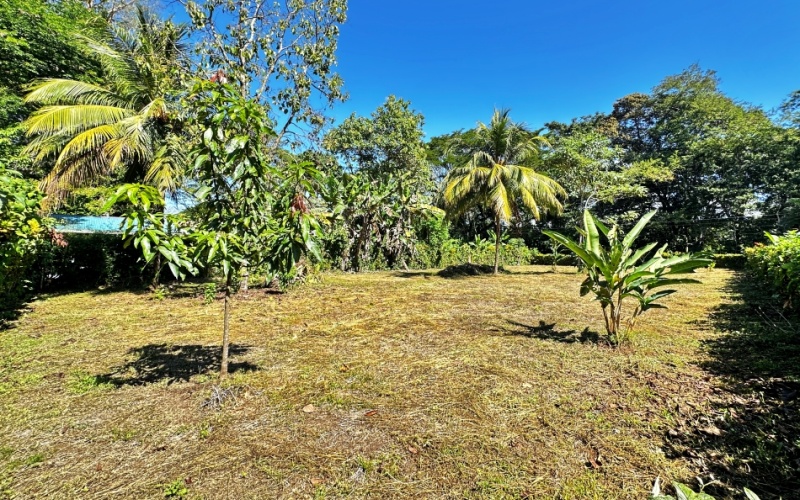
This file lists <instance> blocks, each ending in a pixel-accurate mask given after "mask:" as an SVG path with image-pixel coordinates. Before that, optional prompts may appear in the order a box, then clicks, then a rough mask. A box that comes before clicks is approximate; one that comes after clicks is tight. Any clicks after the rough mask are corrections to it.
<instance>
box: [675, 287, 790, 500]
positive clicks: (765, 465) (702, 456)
mask: <svg viewBox="0 0 800 500" xmlns="http://www.w3.org/2000/svg"><path fill="white" fill-rule="evenodd" d="M726 291H727V292H728V293H730V294H731V302H730V303H727V304H722V305H721V306H719V307H718V308H717V309H716V310H715V311H714V312H713V313H712V315H711V318H710V320H711V326H712V327H713V328H714V329H715V330H717V331H719V332H720V333H721V334H722V335H720V336H719V337H716V338H714V339H712V340H710V341H708V342H707V343H706V345H705V347H706V350H707V352H708V354H709V355H710V359H709V360H708V361H706V362H704V363H703V364H702V367H703V368H705V369H706V370H708V371H709V372H711V373H714V374H715V375H718V376H720V377H722V379H723V380H724V381H725V385H724V386H723V388H722V389H723V390H722V391H715V392H714V393H712V395H711V396H710V398H709V403H710V410H709V413H708V414H705V413H704V412H703V413H701V414H697V412H694V413H695V414H690V415H689V416H688V417H687V418H685V419H683V420H681V421H679V422H678V427H679V429H678V431H677V432H676V431H675V430H673V431H672V432H671V433H670V434H668V436H667V441H668V444H667V447H666V449H667V454H668V456H672V457H674V458H677V457H678V456H682V457H686V458H688V459H689V460H691V461H692V462H694V463H695V465H698V466H700V468H701V469H704V470H705V472H706V474H707V475H709V476H711V475H712V474H713V476H714V477H715V478H717V479H719V480H720V481H722V483H723V484H724V486H721V487H717V488H716V490H715V489H714V487H712V488H709V489H707V490H706V491H708V492H709V493H711V494H716V495H718V496H719V497H722V496H724V495H729V496H731V497H736V498H739V497H742V493H741V492H742V488H743V487H745V486H746V487H748V488H750V489H751V490H753V491H754V492H755V493H756V494H758V495H759V496H760V497H761V499H762V500H768V499H771V498H775V499H777V498H783V499H784V500H788V499H790V498H795V499H797V498H800V396H799V394H800V318H797V317H795V318H787V317H786V316H785V315H784V313H783V312H782V311H781V310H780V309H779V306H777V307H776V304H779V302H778V300H775V299H773V297H771V296H770V295H771V294H770V293H768V292H767V293H765V289H764V288H763V287H760V286H759V285H758V284H757V283H755V282H754V281H753V280H752V279H750V278H749V276H747V275H746V274H743V273H740V274H738V275H736V276H734V278H733V279H732V280H731V282H729V284H728V288H727V289H726ZM726 487H727V488H726ZM729 488H733V489H729Z"/></svg>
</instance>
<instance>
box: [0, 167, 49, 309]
mask: <svg viewBox="0 0 800 500" xmlns="http://www.w3.org/2000/svg"><path fill="white" fill-rule="evenodd" d="M41 202H42V194H41V193H40V192H39V190H38V189H36V186H35V185H34V184H33V183H32V182H30V181H28V180H25V179H22V178H21V177H20V176H19V175H18V174H17V173H16V172H12V171H10V170H5V169H3V168H0V321H2V320H3V319H4V318H5V317H6V316H7V314H8V312H9V311H13V310H14V309H16V308H17V306H18V305H19V303H21V302H22V301H23V300H25V298H26V297H27V296H28V295H29V294H30V292H31V290H32V288H33V287H32V283H31V280H30V277H29V275H28V270H29V267H30V266H31V263H32V262H33V260H34V258H35V255H36V250H37V247H38V246H39V245H40V244H41V243H42V241H45V240H46V239H47V238H46V237H47V236H48V235H49V234H50V230H49V228H48V227H47V224H46V221H45V220H43V219H42V218H41V217H40V215H39V212H40V210H41Z"/></svg>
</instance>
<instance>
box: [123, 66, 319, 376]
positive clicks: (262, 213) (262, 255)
mask: <svg viewBox="0 0 800 500" xmlns="http://www.w3.org/2000/svg"><path fill="white" fill-rule="evenodd" d="M189 102H190V105H191V107H192V109H194V110H196V118H195V121H196V125H197V127H198V128H199V129H200V130H201V133H202V140H201V142H200V143H199V144H198V145H197V146H196V147H195V148H194V149H192V151H191V152H190V158H191V159H192V165H193V171H192V173H191V175H192V178H193V179H195V180H196V182H197V184H198V189H197V192H196V196H197V198H198V200H199V205H198V206H197V207H196V209H195V210H196V212H197V213H198V214H199V215H200V217H199V219H200V220H199V221H197V222H196V223H195V224H194V225H193V226H190V227H189V228H186V229H184V230H183V232H176V231H170V230H169V227H165V224H164V223H163V222H162V221H163V220H164V216H163V214H160V213H155V214H154V213H152V212H151V210H150V209H151V207H152V206H153V200H154V199H155V198H158V197H159V194H158V192H157V191H155V190H154V189H153V188H152V187H150V188H149V189H148V188H146V187H142V186H138V185H128V186H123V187H122V188H120V190H119V191H118V193H117V195H116V196H115V198H114V199H112V200H111V201H110V203H114V202H116V201H121V200H124V201H127V202H129V203H130V205H131V207H132V209H131V210H130V211H129V212H128V214H127V215H126V224H125V226H124V227H125V234H124V237H125V238H126V240H127V241H128V243H133V244H134V245H135V246H137V247H139V248H141V249H142V251H143V254H144V256H145V259H146V260H147V261H148V262H149V261H151V260H152V259H153V258H154V257H155V256H157V255H161V256H162V257H163V258H164V259H165V260H166V262H167V263H168V265H169V268H170V269H171V270H172V273H173V274H174V275H175V277H176V278H183V277H184V276H185V274H186V273H187V272H189V273H194V272H196V269H197V268H201V267H202V268H215V269H219V270H220V271H221V273H222V281H223V290H224V293H225V298H224V317H223V336H222V361H221V365H220V376H222V377H224V376H225V375H227V373H228V350H229V345H230V310H231V296H232V293H233V290H234V281H235V279H236V277H237V276H239V275H240V271H241V269H242V268H243V267H244V266H253V267H257V266H260V265H265V266H267V267H268V268H269V269H271V270H275V271H279V272H288V271H290V270H291V269H292V268H293V267H294V266H295V265H296V264H297V262H298V261H299V260H300V258H301V257H302V255H303V254H304V253H310V254H312V255H313V254H316V253H317V251H316V245H315V243H314V240H315V238H316V234H317V233H318V232H319V225H318V224H317V222H316V221H315V219H314V218H313V217H312V216H311V214H310V213H309V212H308V210H307V208H306V202H305V197H306V196H307V194H308V192H309V190H310V189H311V188H312V187H313V186H312V182H311V181H310V180H309V179H308V177H309V176H314V175H316V174H317V172H316V171H315V170H314V169H312V168H310V167H309V166H308V165H306V164H291V165H289V166H287V167H285V169H284V170H283V171H279V170H278V169H277V168H276V167H274V166H272V165H271V164H270V163H269V155H268V154H267V153H266V152H265V149H266V148H265V146H264V145H265V143H266V142H267V141H269V140H270V139H271V138H273V137H274V135H275V132H274V131H273V130H272V129H271V127H270V122H269V119H268V117H267V115H266V113H265V111H264V108H263V107H262V106H261V105H260V104H259V103H258V102H256V101H254V100H251V99H246V98H243V97H242V96H241V94H240V93H239V91H238V89H237V88H235V87H234V86H232V85H225V84H218V83H212V82H199V83H197V84H196V85H195V87H194V89H193V91H192V94H191V96H190V97H189ZM287 187H290V188H293V192H292V191H287ZM287 192H289V193H291V195H289V196H275V195H274V193H287ZM167 222H169V219H167Z"/></svg>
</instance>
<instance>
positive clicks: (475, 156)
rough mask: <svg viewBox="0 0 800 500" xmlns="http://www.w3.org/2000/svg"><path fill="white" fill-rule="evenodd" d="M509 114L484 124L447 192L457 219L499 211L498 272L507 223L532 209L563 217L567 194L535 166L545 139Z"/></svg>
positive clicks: (450, 177)
mask: <svg viewBox="0 0 800 500" xmlns="http://www.w3.org/2000/svg"><path fill="white" fill-rule="evenodd" d="M509 112H510V111H509V110H507V109H505V110H495V112H494V115H493V116H492V120H491V121H490V122H489V124H488V125H486V124H483V123H479V124H478V128H477V129H476V134H477V136H478V139H479V147H478V148H477V149H476V150H475V151H473V152H472V158H471V159H470V160H469V162H468V163H466V164H465V165H463V166H459V167H456V168H454V169H452V170H451V171H450V173H449V174H448V175H447V178H446V180H445V188H444V193H443V198H444V202H445V209H446V210H447V212H448V214H449V215H450V216H451V217H456V216H458V215H461V214H463V213H464V212H466V211H467V210H469V209H470V208H472V207H475V206H486V207H488V208H490V209H491V210H492V212H493V213H494V229H495V257H494V272H495V274H497V272H498V269H499V263H500V238H501V234H502V226H503V224H508V223H509V222H510V221H511V219H512V217H514V215H515V213H518V211H519V210H520V209H521V208H525V209H528V210H530V212H531V213H532V214H533V216H534V218H536V219H537V220H538V219H540V218H541V216H542V215H544V214H546V213H560V212H561V210H562V206H561V203H560V202H559V200H558V197H559V196H561V197H565V196H566V192H565V191H564V189H563V188H562V187H561V186H560V185H559V184H558V183H557V182H556V181H554V180H553V179H551V178H550V177H547V176H546V175H543V174H541V173H539V172H537V171H536V170H534V168H532V167H531V166H530V165H532V164H533V162H534V161H535V160H536V159H537V158H538V155H539V147H538V146H539V144H540V143H541V141H542V138H540V137H539V136H538V135H536V134H533V133H531V132H530V131H529V130H527V128H526V127H525V126H524V125H522V124H519V123H514V122H513V121H512V120H511V118H510V117H509Z"/></svg>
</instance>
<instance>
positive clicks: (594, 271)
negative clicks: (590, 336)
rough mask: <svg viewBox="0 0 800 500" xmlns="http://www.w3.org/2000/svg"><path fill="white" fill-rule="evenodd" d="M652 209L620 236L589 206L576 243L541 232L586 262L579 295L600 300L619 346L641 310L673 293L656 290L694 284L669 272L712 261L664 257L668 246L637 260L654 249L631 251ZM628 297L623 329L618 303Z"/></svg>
mask: <svg viewBox="0 0 800 500" xmlns="http://www.w3.org/2000/svg"><path fill="white" fill-rule="evenodd" d="M655 213H656V212H655V211H653V212H649V213H647V214H645V215H644V216H642V218H641V219H639V222H637V223H636V225H635V226H634V227H633V229H631V231H630V232H629V233H628V234H627V235H624V236H622V235H620V234H619V228H618V227H617V226H613V227H612V228H610V229H609V228H608V227H607V226H606V225H605V224H603V223H602V222H600V221H599V220H598V219H597V218H596V217H595V216H594V215H592V214H591V213H589V211H588V210H587V211H585V212H584V214H583V231H582V234H583V238H584V242H583V243H578V242H576V241H574V240H572V239H570V238H568V237H566V236H564V235H563V234H560V233H557V232H555V231H543V233H544V234H546V235H547V236H549V237H550V238H552V239H553V240H555V241H557V242H558V243H561V244H562V245H564V246H565V247H567V248H568V249H569V250H571V251H572V252H573V253H575V255H576V256H577V257H578V258H579V259H580V260H581V261H582V262H583V264H584V265H585V266H586V272H587V274H588V276H587V277H586V279H585V280H584V282H583V283H582V284H581V295H587V294H588V293H590V292H591V293H592V294H594V296H595V299H596V300H598V301H599V302H600V305H601V306H602V308H603V318H604V319H605V326H606V332H607V333H608V337H609V340H610V341H611V342H612V343H614V344H620V343H622V342H624V341H625V340H627V339H629V338H630V335H631V334H632V333H633V327H634V325H635V323H636V319H637V317H638V316H639V315H640V314H642V313H644V312H645V311H647V310H649V309H655V308H665V307H666V306H664V305H662V304H658V303H657V301H658V300H660V299H661V298H663V297H666V296H667V295H670V294H672V293H675V292H676V290H658V291H656V289H660V288H662V287H665V286H672V285H678V284H683V283H697V280H694V279H688V278H674V277H672V276H671V275H676V274H681V273H687V272H690V271H692V270H694V269H696V268H698V267H704V266H708V265H709V264H711V260H710V259H704V258H697V257H695V256H693V255H691V254H684V255H677V256H674V257H670V258H665V257H664V256H663V253H664V250H666V247H667V246H666V245H664V246H663V247H661V248H660V249H658V250H657V251H656V252H655V253H654V254H653V255H652V257H651V258H650V259H649V260H647V261H646V262H645V263H644V264H639V262H640V261H641V260H642V259H643V258H644V257H645V256H646V255H648V254H649V253H650V252H651V251H652V250H653V249H654V248H655V247H656V243H650V244H649V245H645V246H644V247H641V248H638V249H634V247H633V244H634V243H635V241H636V238H637V237H638V236H639V234H640V233H641V232H642V229H644V227H645V225H647V223H648V222H649V221H650V219H651V218H652V217H653V216H654V215H655ZM600 233H602V234H603V236H604V237H605V239H606V242H607V246H602V245H601V241H600ZM628 297H633V298H635V299H636V300H637V302H638V304H637V305H636V308H635V309H634V310H633V313H631V315H630V317H629V319H628V321H627V325H626V328H625V329H624V330H623V329H622V328H621V321H622V302H623V301H624V299H626V298H628Z"/></svg>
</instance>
